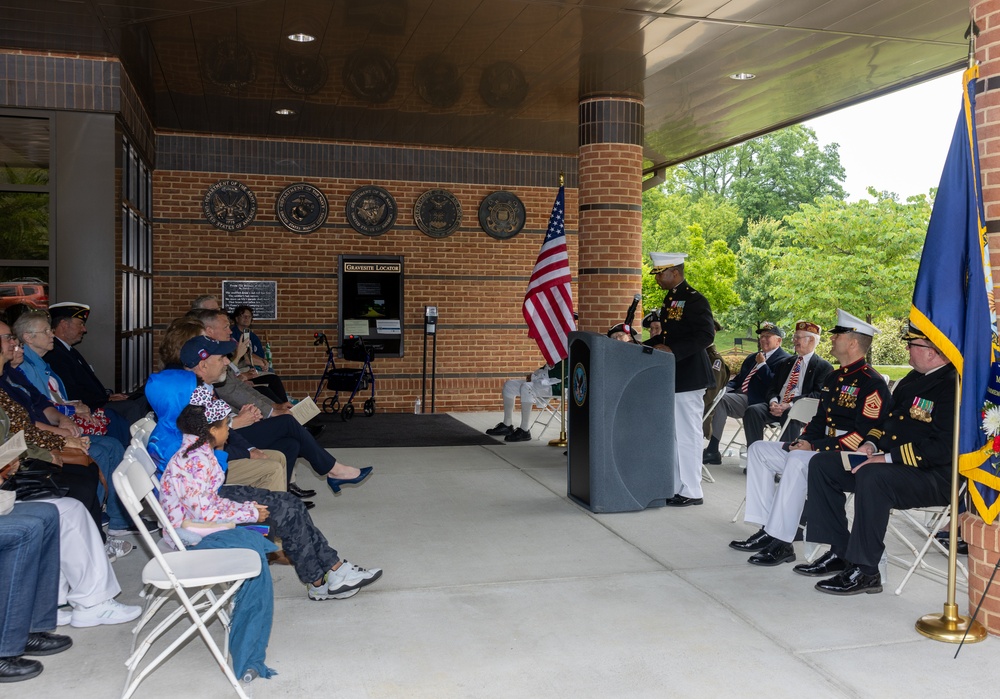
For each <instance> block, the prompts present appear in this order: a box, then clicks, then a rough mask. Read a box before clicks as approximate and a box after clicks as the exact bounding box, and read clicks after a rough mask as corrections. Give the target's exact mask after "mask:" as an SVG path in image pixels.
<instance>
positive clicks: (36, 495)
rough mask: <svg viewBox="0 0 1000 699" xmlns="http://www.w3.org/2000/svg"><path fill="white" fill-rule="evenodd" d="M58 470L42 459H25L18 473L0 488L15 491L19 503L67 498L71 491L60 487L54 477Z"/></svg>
mask: <svg viewBox="0 0 1000 699" xmlns="http://www.w3.org/2000/svg"><path fill="white" fill-rule="evenodd" d="M58 469H59V467H58V466H56V465H55V464H50V463H49V462H47V461H42V460H41V459H23V460H22V461H21V467H20V468H19V469H18V470H17V473H15V474H14V475H13V476H10V477H8V478H7V480H5V481H4V482H3V485H2V486H0V488H3V489H4V490H13V491H14V492H15V493H16V496H15V499H16V500H17V501H18V502H28V501H29V500H41V499H43V498H61V497H65V496H66V493H68V492H69V489H68V488H63V487H60V486H59V485H58V484H57V483H56V481H55V479H54V478H53V477H52V476H53V475H54V474H55V473H58Z"/></svg>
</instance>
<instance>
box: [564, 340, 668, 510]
mask: <svg viewBox="0 0 1000 699" xmlns="http://www.w3.org/2000/svg"><path fill="white" fill-rule="evenodd" d="M566 379H567V381H568V382H569V393H568V399H567V401H566V405H567V412H568V415H569V418H568V419H569V426H568V428H567V433H568V440H569V468H568V471H569V472H568V480H569V487H568V492H569V497H570V498H571V499H572V500H574V501H575V502H577V503H578V504H580V505H582V506H583V507H586V508H587V509H588V510H590V511H591V512H632V511H635V510H642V509H645V508H647V507H661V506H662V505H663V504H664V501H665V500H666V499H667V498H670V497H673V496H674V494H675V490H674V463H675V461H676V459H675V455H674V400H673V396H674V357H673V355H672V354H670V353H668V352H654V351H652V349H651V348H648V347H642V346H639V345H635V344H632V343H625V342H619V341H618V340H612V339H610V338H608V337H606V336H605V335H598V334H596V333H586V332H573V333H570V336H569V365H568V367H567V377H566Z"/></svg>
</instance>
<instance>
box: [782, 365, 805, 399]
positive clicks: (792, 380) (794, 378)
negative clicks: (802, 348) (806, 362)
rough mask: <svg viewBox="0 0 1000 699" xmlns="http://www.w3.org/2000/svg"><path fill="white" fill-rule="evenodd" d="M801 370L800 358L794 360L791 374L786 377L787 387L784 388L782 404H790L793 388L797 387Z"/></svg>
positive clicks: (793, 392)
mask: <svg viewBox="0 0 1000 699" xmlns="http://www.w3.org/2000/svg"><path fill="white" fill-rule="evenodd" d="M801 370H802V357H799V358H798V359H796V360H795V366H793V367H792V373H791V374H789V375H788V386H787V387H786V388H785V397H784V398H783V402H785V403H791V402H792V397H793V396H794V395H795V387H796V386H798V385H799V372H800V371H801Z"/></svg>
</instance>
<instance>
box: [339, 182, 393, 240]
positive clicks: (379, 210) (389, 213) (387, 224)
mask: <svg viewBox="0 0 1000 699" xmlns="http://www.w3.org/2000/svg"><path fill="white" fill-rule="evenodd" d="M397 213H398V211H397V209H396V200H395V199H393V198H392V195H391V194H389V192H387V191H386V190H384V189H382V188H381V187H376V186H375V185H368V186H365V187H359V188H358V189H355V190H354V193H353V194H351V196H350V198H349V199H348V200H347V222H348V223H350V224H351V228H353V229H354V230H356V231H357V232H358V233H364V234H365V235H370V236H376V235H382V234H383V233H385V232H386V231H387V230H389V229H390V228H392V226H393V224H394V223H396V214H397Z"/></svg>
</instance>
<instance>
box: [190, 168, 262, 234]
mask: <svg viewBox="0 0 1000 699" xmlns="http://www.w3.org/2000/svg"><path fill="white" fill-rule="evenodd" d="M201 209H202V211H203V212H204V214H205V218H206V219H207V220H208V222H209V223H211V224H212V225H213V226H215V227H216V228H218V229H219V230H223V231H230V232H232V231H238V230H241V229H243V228H246V227H247V226H249V225H250V224H251V223H253V220H254V217H255V216H257V197H256V196H254V193H253V192H251V191H250V188H249V187H247V186H246V185H245V184H243V183H242V182H238V181H236V180H220V181H219V182H216V183H215V184H213V185H212V186H211V187H209V188H208V191H207V192H205V198H204V199H203V200H202V203H201Z"/></svg>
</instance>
